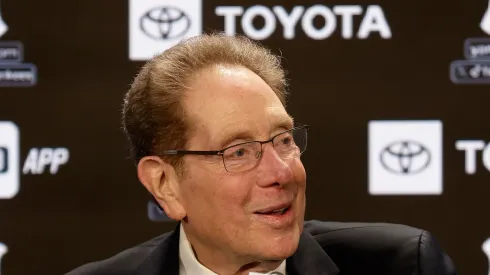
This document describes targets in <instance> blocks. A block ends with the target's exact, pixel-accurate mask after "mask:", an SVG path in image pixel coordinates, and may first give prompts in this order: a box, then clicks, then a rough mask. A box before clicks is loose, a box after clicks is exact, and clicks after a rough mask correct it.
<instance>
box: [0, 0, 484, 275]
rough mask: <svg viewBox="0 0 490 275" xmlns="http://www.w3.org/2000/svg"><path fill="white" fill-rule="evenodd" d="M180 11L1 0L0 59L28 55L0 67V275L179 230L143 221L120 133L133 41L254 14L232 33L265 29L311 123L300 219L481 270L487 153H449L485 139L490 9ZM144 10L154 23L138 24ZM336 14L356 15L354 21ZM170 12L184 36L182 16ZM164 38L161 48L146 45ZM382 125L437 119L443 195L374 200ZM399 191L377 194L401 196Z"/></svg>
mask: <svg viewBox="0 0 490 275" xmlns="http://www.w3.org/2000/svg"><path fill="white" fill-rule="evenodd" d="M130 2H131V3H130ZM180 2H185V3H179V1H175V0H172V1H171V0H133V1H95V0H87V1H70V2H67V1H61V0H50V1H32V0H30V1H29V0H2V1H1V3H0V11H1V16H2V18H3V21H4V23H5V25H6V26H7V28H8V30H6V32H4V33H3V35H2V36H1V37H0V53H2V54H7V53H9V49H10V53H11V51H12V47H13V46H12V45H17V46H18V45H21V46H22V47H20V48H19V47H17V48H15V47H16V46H14V50H13V51H15V50H18V52H19V51H23V59H22V60H21V61H19V60H17V62H16V61H15V60H10V59H8V58H7V59H6V60H4V61H2V62H3V63H2V64H3V65H1V64H0V85H1V86H2V87H0V121H3V122H5V121H10V122H13V123H15V125H16V126H17V127H18V129H19V145H18V149H19V151H18V160H15V163H18V166H19V167H18V169H14V168H15V165H14V166H10V170H9V171H7V169H3V170H6V171H3V172H0V191H1V188H3V187H2V185H4V186H6V185H9V184H10V185H15V184H16V183H15V182H9V181H8V180H6V179H7V178H6V177H3V178H2V173H4V174H6V173H12V174H17V175H18V176H19V182H20V183H19V189H18V192H17V193H15V194H12V195H13V197H12V198H7V197H8V196H6V197H4V198H2V199H0V220H1V221H2V227H1V228H0V242H1V243H3V244H4V245H5V246H6V247H7V248H8V252H7V253H6V254H5V255H4V256H3V258H2V260H1V269H2V270H1V272H2V274H4V275H13V274H29V275H31V274H64V273H66V272H68V271H69V270H71V269H73V268H75V267H77V266H79V265H82V264H84V263H86V262H89V261H95V260H100V259H104V258H107V257H110V256H112V255H114V254H116V253H117V252H119V251H121V250H123V249H125V248H129V247H131V246H134V245H136V244H138V243H140V242H143V241H145V240H147V239H150V238H152V237H154V236H156V235H159V234H161V233H164V232H166V231H169V230H172V229H173V228H174V226H175V225H176V223H175V222H169V221H155V220H154V219H155V215H157V216H158V213H157V214H155V212H154V211H153V210H154V209H153V210H152V211H148V209H149V207H148V195H147V193H146V192H145V190H144V189H143V187H142V185H141V184H139V182H138V179H137V177H136V171H135V166H134V164H133V162H132V160H131V159H130V158H129V151H128V144H127V142H126V140H125V137H124V135H123V133H122V131H121V123H120V112H121V104H122V97H123V95H124V93H125V92H126V91H127V89H128V88H129V84H130V83H131V81H132V79H133V77H134V76H135V75H136V73H137V72H138V70H139V68H140V67H141V66H142V65H143V64H144V61H145V58H144V57H140V58H130V52H131V50H130V45H132V46H131V47H134V48H133V49H132V50H133V51H135V52H138V53H140V54H141V53H146V54H148V55H151V54H153V53H154V51H155V49H158V51H162V50H164V49H165V47H167V46H169V45H171V44H172V43H176V42H177V41H179V39H182V38H184V37H186V36H192V35H193V32H199V31H208V30H220V31H223V30H225V29H228V31H231V26H230V25H228V26H225V19H224V18H225V17H224V16H220V15H218V14H217V10H216V8H217V7H219V6H240V7H243V11H244V13H245V15H247V13H248V16H251V17H253V13H254V12H257V13H260V14H263V15H264V16H266V17H267V18H268V19H267V20H269V21H267V20H264V19H263V18H260V15H259V16H257V18H255V19H254V20H253V21H251V20H248V18H249V17H248V16H237V17H236V18H235V19H236V20H235V24H236V25H235V27H236V33H239V34H243V33H244V27H243V26H244V24H245V25H247V23H248V22H251V24H252V28H255V29H257V30H261V29H262V32H260V31H256V32H250V31H248V33H246V34H247V35H249V36H256V37H252V38H255V39H258V40H260V41H261V42H262V43H264V44H265V45H266V46H268V47H270V48H271V49H272V50H273V51H274V52H276V53H281V54H282V56H283V58H284V66H285V68H286V69H287V70H288V72H289V73H288V78H289V79H290V84H291V86H290V92H291V95H290V97H289V103H288V110H289V112H290V113H291V114H292V116H294V117H295V118H296V120H297V121H298V122H301V123H306V124H309V125H310V126H311V130H310V133H309V144H308V150H307V151H306V153H305V154H304V155H303V157H302V158H303V160H304V164H305V167H306V169H307V173H308V174H307V175H308V188H307V209H306V219H318V220H326V221H363V222H392V223H403V224H408V225H411V226H415V227H420V228H423V229H426V230H428V231H430V232H431V233H433V234H434V235H435V236H436V237H437V239H438V240H439V241H440V243H441V245H442V246H443V248H444V249H445V250H446V251H447V252H448V253H449V254H450V256H451V257H452V259H453V260H454V262H455V264H456V266H457V269H458V271H459V273H460V274H463V275H477V274H480V275H483V274H488V272H489V270H488V269H489V263H488V261H487V257H486V256H485V253H484V252H483V249H482V245H483V243H484V241H485V240H487V239H488V238H490V221H489V219H488V218H485V217H488V216H489V212H488V211H489V208H487V207H485V201H486V200H487V199H488V197H489V195H490V172H489V168H490V156H488V157H485V154H482V152H483V147H481V146H480V147H479V149H478V150H476V149H475V151H474V152H476V153H475V155H474V156H473V157H474V158H473V159H474V160H475V161H476V162H475V165H476V171H475V173H471V174H470V173H467V172H466V171H465V165H466V162H467V161H470V157H471V154H470V155H467V154H465V151H462V150H458V149H457V148H456V145H455V144H456V142H457V141H458V140H480V141H481V142H480V143H481V145H482V146H486V144H487V141H490V128H489V127H488V125H489V122H490V116H488V102H489V101H490V89H489V88H490V87H489V86H487V85H486V83H490V69H488V68H489V67H488V63H489V62H487V61H485V58H486V56H487V55H489V56H490V37H489V33H490V32H489V33H486V31H485V29H486V30H489V29H490V26H489V28H486V27H485V26H486V25H485V24H482V25H483V27H481V23H482V22H486V21H485V20H484V19H485V18H484V15H485V13H486V11H487V8H488V2H487V1H485V0H475V1H469V2H464V3H463V2H448V1H442V0H437V1H422V0H416V1H408V0H398V1H388V0H385V1H379V0H370V1H367V0H357V1H346V0H337V1H320V0H316V1H312V0H307V1H299V0H296V1H287V4H286V3H283V2H284V1H275V0H274V1H273V0H269V1H258V0H257V1H245V0H242V1H230V0H228V1H218V0H214V1H207V0H202V1H195V0H189V1H180ZM199 3H200V4H199ZM254 5H265V6H266V8H260V7H252V6H254ZM317 5H319V6H317ZM274 6H277V7H275V8H274ZM298 6H301V7H303V9H302V10H301V8H300V7H298ZM161 7H172V8H173V9H174V10H172V11H169V10H170V9H167V10H165V9H163V10H164V11H166V12H168V13H167V14H164V13H165V12H164V11H162V9H161ZM153 8H157V11H156V12H153V13H149V15H148V16H147V18H146V19H145V20H146V21H145V22H144V24H142V25H141V26H142V27H141V28H139V26H140V25H139V22H143V18H142V17H143V16H145V13H146V12H147V11H149V10H151V9H153ZM201 8H202V10H201ZM221 10H223V9H222V8H221ZM225 10H226V8H225ZM281 10H282V11H286V13H290V12H291V11H293V10H295V12H298V14H300V17H299V20H298V22H297V24H296V26H295V27H294V28H292V29H294V37H285V36H287V35H285V34H284V29H285V28H284V27H283V25H282V23H281V22H282V21H281V20H279V19H278V16H277V15H276V14H277V13H280V12H281ZM342 10H344V15H342V14H341V13H342V12H343V11H342ZM346 10H347V11H350V12H352V13H353V14H355V15H353V16H352V21H351V22H350V21H349V20H348V19H349V16H347V15H346V14H347V13H345V11H346ZM179 11H180V12H183V14H185V16H187V17H185V16H184V17H185V18H188V19H189V22H190V27H189V29H187V27H186V25H185V24H186V23H185V22H184V21H180V22H178V21H179V20H184V19H179V20H177V19H176V18H178V16H177V15H179ZM218 13H219V12H218ZM164 15H165V16H167V17H166V18H170V19H172V18H174V19H175V20H173V21H172V20H169V21H171V22H169V23H167V24H175V26H176V27H175V28H174V29H172V30H170V31H169V29H168V28H167V27H168V26H167V27H166V26H158V24H157V23H155V22H153V23H155V24H156V25H152V20H153V19H154V18H155V16H157V17H158V16H164ZM200 16H201V18H199V17H200ZM271 16H272V17H271ZM324 18H327V19H324ZM130 19H131V20H130ZM242 19H243V20H242ZM247 20H248V21H247ZM488 20H490V19H488ZM350 23H351V24H350ZM179 24H180V25H179ZM274 24H275V25H274ZM349 25H351V26H349ZM488 25H490V22H488ZM131 26H133V30H132V31H130V27H131ZM179 26H180V27H179ZM308 26H310V27H308ZM179 28H181V29H180V30H181V31H179ZM308 28H309V29H308ZM245 29H246V27H245ZM305 29H306V30H305ZM312 29H316V31H315V30H312ZM322 29H323V31H322ZM268 30H269V33H268ZM349 30H350V31H352V37H349V35H348V34H349ZM361 30H362V31H361ZM387 31H388V32H387ZM489 31H490V30H489ZM0 32H1V28H0ZM162 32H163V33H165V32H166V34H167V37H164V38H161V39H154V38H150V37H149V35H148V33H149V34H155V33H156V34H158V33H160V34H162ZM363 33H364V34H367V36H365V37H363V36H362V34H363ZM315 34H316V35H317V36H316V38H315ZM145 35H146V37H145ZM259 36H261V37H259ZM360 36H361V37H360ZM469 38H481V40H478V41H479V42H478V43H477V45H476V44H475V45H473V44H471V43H470V44H467V45H466V47H467V48H468V47H473V48H472V49H475V51H476V50H480V51H479V52H477V57H478V60H470V61H466V63H464V64H466V65H464V66H463V65H458V64H460V63H455V64H454V65H453V67H451V63H452V62H453V61H456V60H465V58H466V57H465V54H464V53H465V41H466V40H467V39H469ZM11 42H15V43H14V44H9V43H11ZM16 43H17V44H16ZM475 43H476V42H475ZM9 47H10V48H9ZM26 63H28V64H27V65H25V64H26ZM19 64H24V65H22V66H19ZM29 64H32V65H29ZM16 66H17V67H16ZM14 69H15V70H17V71H15V72H17V73H19V72H24V73H26V72H27V74H28V75H29V73H30V76H31V78H28V80H26V81H10V82H9V81H8V78H9V77H10V78H12V75H13V74H12V73H10V74H9V73H8V72H6V71H8V70H14ZM451 70H452V72H453V73H452V74H453V77H452V78H451ZM10 72H12V71H10ZM34 76H35V79H34V78H32V77H34ZM2 77H3V78H2ZM29 79H30V80H29ZM376 120H393V121H400V120H415V121H421V122H423V121H425V120H439V121H441V123H442V138H441V140H440V142H441V143H440V146H442V147H441V148H442V154H440V155H439V157H440V158H441V159H442V168H441V169H442V171H441V173H442V182H441V184H442V192H440V193H439V194H423V192H422V193H418V194H403V192H402V193H401V194H385V195H375V194H371V193H370V192H369V184H370V183H369V180H368V179H369V173H370V172H369V169H368V167H369V164H368V160H369V156H368V152H369V148H368V147H369V146H368V144H369V143H368V140H369V137H368V123H369V122H370V121H376ZM4 124H5V123H4ZM1 130H2V127H1V124H0V147H2V146H3V147H5V148H7V147H8V146H10V145H8V144H7V143H8V142H7V141H6V140H8V136H9V133H7V132H3V133H2V131H1ZM2 142H3V143H5V144H2ZM8 148H10V147H8ZM12 148H13V149H12ZM12 148H10V155H15V148H16V147H15V146H14V147H12ZM59 148H62V149H59ZM424 148H425V147H424ZM57 149H58V150H57ZM395 149H396V148H395ZM398 149H400V148H398ZM405 149H407V148H405ZM430 149H431V148H428V150H430ZM407 150H408V149H407ZM412 150H415V151H416V150H417V149H413V148H412ZM41 152H43V153H41ZM67 154H68V155H67ZM412 157H417V155H416V154H415V155H412ZM467 157H468V159H467ZM433 159H434V158H433ZM484 159H485V160H486V159H488V160H486V162H488V164H489V165H486V166H485V165H484V164H485V162H484V161H483V160H484ZM422 162H423V161H422ZM394 163H395V162H392V163H391V164H388V165H395V164H394ZM0 164H2V163H1V162H0ZM422 165H423V167H422V168H424V169H426V168H427V169H432V170H431V171H432V172H434V171H435V172H434V173H437V171H436V170H437V167H426V166H430V165H431V164H430V163H423V164H422ZM424 165H425V166H424ZM43 167H44V168H45V169H44V170H42V168H43ZM56 167H58V170H56V169H55V168H56ZM434 169H436V170H434ZM1 170H2V167H1V166H0V171H1ZM409 170H410V169H409ZM405 172H406V173H404V174H403V173H402V174H397V175H396V176H394V177H395V179H396V177H400V181H405V180H406V179H407V177H410V176H411V175H410V171H405ZM393 181H394V182H388V183H387V184H397V183H396V182H395V181H396V180H393ZM428 184H431V183H428ZM0 193H1V192H0ZM150 208H151V207H150ZM149 213H153V215H149ZM152 219H153V220H152Z"/></svg>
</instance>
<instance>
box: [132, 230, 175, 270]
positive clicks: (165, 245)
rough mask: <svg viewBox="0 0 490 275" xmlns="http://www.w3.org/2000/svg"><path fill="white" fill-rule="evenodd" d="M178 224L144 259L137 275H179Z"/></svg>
mask: <svg viewBox="0 0 490 275" xmlns="http://www.w3.org/2000/svg"><path fill="white" fill-rule="evenodd" d="M179 226H180V222H179V223H177V227H176V228H175V229H174V231H172V232H171V233H170V235H169V236H168V237H167V238H166V239H165V240H164V241H163V242H162V243H161V244H159V245H158V246H157V247H156V248H155V249H154V250H153V252H152V253H151V254H150V255H149V256H148V257H147V258H146V260H145V261H144V262H143V263H142V264H141V266H140V267H139V268H138V271H137V272H136V274H137V275H163V274H165V275H179V237H180V230H179Z"/></svg>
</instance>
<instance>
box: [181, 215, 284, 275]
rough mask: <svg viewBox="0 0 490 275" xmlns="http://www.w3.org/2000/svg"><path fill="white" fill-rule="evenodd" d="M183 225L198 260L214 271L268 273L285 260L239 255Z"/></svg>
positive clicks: (245, 273) (219, 272)
mask: <svg viewBox="0 0 490 275" xmlns="http://www.w3.org/2000/svg"><path fill="white" fill-rule="evenodd" d="M183 227H184V231H185V235H186V237H187V241H188V242H189V244H190V246H191V248H192V251H193V252H194V256H195V257H196V259H197V261H199V263H201V264H202V265H203V266H205V267H206V268H208V269H209V270H211V271H213V272H214V273H217V274H234V275H235V274H236V275H242V274H243V275H248V274H249V272H259V273H266V272H269V271H271V270H275V269H277V268H278V267H279V266H280V265H281V264H282V263H283V260H273V261H257V260H256V259H252V258H250V257H246V256H244V257H238V256H236V255H235V254H234V253H233V252H232V251H227V250H224V249H223V248H222V247H218V246H216V245H214V244H212V243H210V242H207V241H205V240H202V239H201V238H199V237H198V236H197V234H193V233H194V232H193V231H192V230H191V229H190V228H188V227H186V225H185V224H183Z"/></svg>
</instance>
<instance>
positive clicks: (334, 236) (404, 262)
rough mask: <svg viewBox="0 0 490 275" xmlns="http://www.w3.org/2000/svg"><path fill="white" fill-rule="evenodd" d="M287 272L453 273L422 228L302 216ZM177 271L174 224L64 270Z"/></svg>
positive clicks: (137, 274) (101, 274)
mask: <svg viewBox="0 0 490 275" xmlns="http://www.w3.org/2000/svg"><path fill="white" fill-rule="evenodd" d="M286 269H287V275H300V274H301V275H354V274H359V275H361V274H362V275H371V274H373V275H374V274H376V275H388V274H389V275H456V271H455V268H454V265H453V263H452V261H451V259H450V258H449V257H448V255H446V253H445V252H444V251H443V250H442V249H441V247H440V246H439V244H438V242H437V241H436V240H435V239H434V238H433V237H432V236H431V234H430V233H429V232H427V231H424V230H420V229H417V228H413V227H409V226H405V225H398V224H386V223H342V222H320V221H308V222H305V225H304V230H303V233H302V235H301V237H300V241H299V247H298V250H297V251H296V252H295V253H294V254H293V255H292V256H291V257H289V258H288V259H287V260H286ZM162 274H169V275H178V274H179V227H178V226H177V228H176V229H175V230H174V231H172V232H169V233H165V234H163V235H161V236H159V237H157V238H155V239H152V240H150V241H147V242H145V243H143V244H140V245H138V246H135V247H133V248H130V249H128V250H125V251H123V252H121V253H119V254H117V255H115V256H113V257H112V258H109V259H106V260H103V261H99V262H93V263H88V264H86V265H83V266H81V267H79V268H77V269H75V270H73V271H71V272H69V273H67V274H66V275H162Z"/></svg>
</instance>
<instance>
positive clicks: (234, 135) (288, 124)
mask: <svg viewBox="0 0 490 275" xmlns="http://www.w3.org/2000/svg"><path fill="white" fill-rule="evenodd" d="M272 125H273V130H276V129H278V128H284V129H285V130H288V129H290V128H292V127H294V119H293V118H292V117H291V116H290V115H288V117H287V118H285V117H282V118H281V119H279V120H277V121H275V122H274V123H273V124H272ZM223 132H224V133H225V134H224V135H223V136H221V137H225V140H223V141H222V142H220V144H219V146H220V147H221V148H220V149H222V148H223V147H225V146H228V144H229V143H231V142H232V141H233V140H236V139H244V140H250V141H252V140H254V137H253V135H252V133H251V132H250V131H247V130H245V131H236V132H234V131H230V132H226V131H223ZM218 150H219V149H218Z"/></svg>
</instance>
